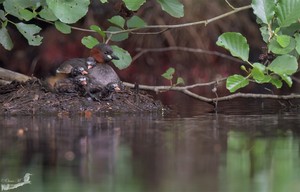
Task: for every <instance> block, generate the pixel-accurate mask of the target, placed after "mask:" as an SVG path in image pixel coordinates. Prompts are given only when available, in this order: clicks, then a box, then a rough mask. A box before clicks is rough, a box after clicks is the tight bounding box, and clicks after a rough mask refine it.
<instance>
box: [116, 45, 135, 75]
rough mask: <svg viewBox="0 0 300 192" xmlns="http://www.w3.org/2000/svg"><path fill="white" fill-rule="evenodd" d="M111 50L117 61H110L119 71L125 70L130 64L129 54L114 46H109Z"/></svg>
mask: <svg viewBox="0 0 300 192" xmlns="http://www.w3.org/2000/svg"><path fill="white" fill-rule="evenodd" d="M111 48H112V49H113V52H114V54H115V55H116V56H117V57H119V60H112V62H113V63H114V64H115V66H116V67H118V68H119V69H125V68H127V67H128V66H129V65H130V64H131V62H132V58H131V56H130V54H129V53H128V51H126V50H124V49H122V48H120V47H118V46H116V45H113V46H111Z"/></svg>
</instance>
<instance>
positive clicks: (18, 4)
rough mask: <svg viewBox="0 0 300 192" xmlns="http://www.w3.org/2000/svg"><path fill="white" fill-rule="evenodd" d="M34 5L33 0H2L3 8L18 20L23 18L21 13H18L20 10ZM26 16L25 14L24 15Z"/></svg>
mask: <svg viewBox="0 0 300 192" xmlns="http://www.w3.org/2000/svg"><path fill="white" fill-rule="evenodd" d="M35 5H36V2H35V1H32V0H22V1H20V0H5V1H4V2H3V7H4V10H5V11H6V12H7V13H8V14H11V15H13V16H15V17H18V18H19V19H20V20H23V19H24V18H23V15H22V14H21V13H20V11H21V10H24V9H26V8H29V7H34V6H35ZM25 17H26V16H25Z"/></svg>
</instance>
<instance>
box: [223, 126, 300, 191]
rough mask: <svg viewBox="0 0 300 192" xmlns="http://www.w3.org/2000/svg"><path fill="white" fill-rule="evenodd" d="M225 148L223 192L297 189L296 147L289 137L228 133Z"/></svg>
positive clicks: (297, 155) (297, 153)
mask: <svg viewBox="0 0 300 192" xmlns="http://www.w3.org/2000/svg"><path fill="white" fill-rule="evenodd" d="M227 145H228V151H227V155H226V165H225V167H223V168H222V169H221V173H220V174H222V177H221V178H223V179H224V178H227V179H225V180H222V181H221V183H222V184H221V187H222V188H225V189H226V190H223V191H244V192H247V191H249V192H250V191H256V192H259V191H278V192H279V191H294V190H295V187H296V186H297V185H299V183H298V181H299V179H300V176H299V174H298V173H299V172H300V168H299V166H298V163H299V161H300V157H299V143H298V142H296V140H295V139H294V137H293V135H291V134H289V133H288V134H287V135H286V136H282V137H276V138H264V139H262V138H250V137H249V136H248V135H246V134H245V133H241V132H233V131H231V132H229V135H228V141H227ZM251 186H255V188H253V187H251ZM298 187H299V186H298Z"/></svg>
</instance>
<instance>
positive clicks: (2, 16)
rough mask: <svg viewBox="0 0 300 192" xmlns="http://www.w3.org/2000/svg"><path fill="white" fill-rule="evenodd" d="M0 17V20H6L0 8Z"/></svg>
mask: <svg viewBox="0 0 300 192" xmlns="http://www.w3.org/2000/svg"><path fill="white" fill-rule="evenodd" d="M0 19H1V20H2V21H4V20H7V18H6V17H5V13H4V11H3V10H0Z"/></svg>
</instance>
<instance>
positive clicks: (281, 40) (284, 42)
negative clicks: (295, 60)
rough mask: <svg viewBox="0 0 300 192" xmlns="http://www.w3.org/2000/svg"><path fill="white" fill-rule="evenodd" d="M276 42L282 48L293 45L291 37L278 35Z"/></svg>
mask: <svg viewBox="0 0 300 192" xmlns="http://www.w3.org/2000/svg"><path fill="white" fill-rule="evenodd" d="M276 41H277V43H278V44H279V45H280V46H281V47H283V48H286V47H287V46H289V44H290V43H291V37H290V36H288V35H278V36H277V37H276Z"/></svg>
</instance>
